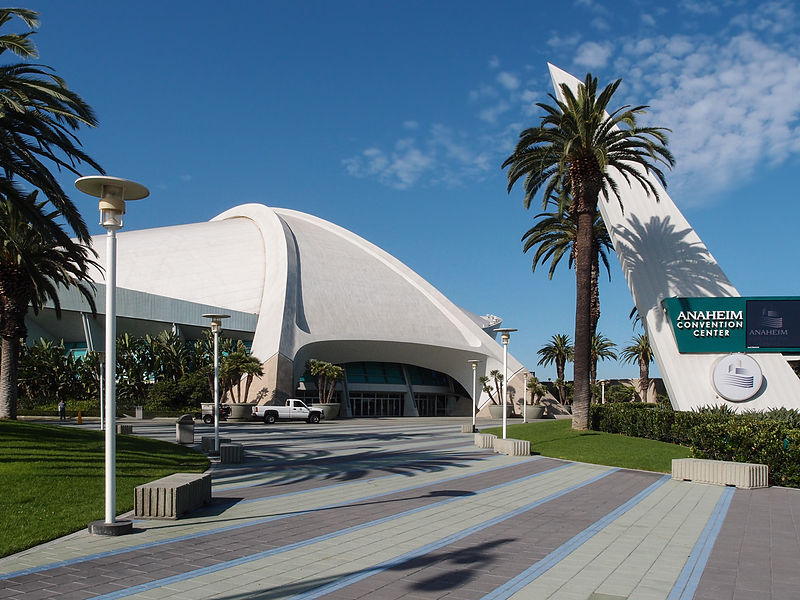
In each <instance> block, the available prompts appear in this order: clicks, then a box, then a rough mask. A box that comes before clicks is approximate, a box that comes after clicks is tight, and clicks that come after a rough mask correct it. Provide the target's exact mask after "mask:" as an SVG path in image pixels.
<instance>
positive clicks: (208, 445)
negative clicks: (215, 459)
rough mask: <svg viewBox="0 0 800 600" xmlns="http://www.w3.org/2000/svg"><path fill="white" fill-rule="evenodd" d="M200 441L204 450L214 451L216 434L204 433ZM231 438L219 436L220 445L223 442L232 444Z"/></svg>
mask: <svg viewBox="0 0 800 600" xmlns="http://www.w3.org/2000/svg"><path fill="white" fill-rule="evenodd" d="M200 443H202V445H203V452H213V451H214V436H213V435H204V436H203V437H201V438H200ZM230 443H231V438H224V437H222V436H220V438H219V445H220V446H222V444H230Z"/></svg>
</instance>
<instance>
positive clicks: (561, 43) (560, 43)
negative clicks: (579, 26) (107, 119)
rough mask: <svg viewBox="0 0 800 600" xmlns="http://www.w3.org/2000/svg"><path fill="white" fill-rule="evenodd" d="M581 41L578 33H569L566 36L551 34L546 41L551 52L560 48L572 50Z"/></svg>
mask: <svg viewBox="0 0 800 600" xmlns="http://www.w3.org/2000/svg"><path fill="white" fill-rule="evenodd" d="M580 41H581V35H580V34H579V33H577V32H576V33H570V34H568V35H560V34H555V33H554V34H553V35H551V36H550V37H549V38H548V39H547V42H546V43H547V45H548V46H550V48H552V49H553V50H559V49H562V48H573V47H575V46H577V45H578V43H580Z"/></svg>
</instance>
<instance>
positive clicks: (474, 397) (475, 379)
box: [467, 359, 481, 433]
mask: <svg viewBox="0 0 800 600" xmlns="http://www.w3.org/2000/svg"><path fill="white" fill-rule="evenodd" d="M467 362H468V363H469V364H471V365H472V432H473V433H475V432H476V431H478V428H477V427H476V423H475V419H476V417H477V415H478V396H477V394H478V363H479V362H481V361H479V360H476V359H472V360H468V361H467Z"/></svg>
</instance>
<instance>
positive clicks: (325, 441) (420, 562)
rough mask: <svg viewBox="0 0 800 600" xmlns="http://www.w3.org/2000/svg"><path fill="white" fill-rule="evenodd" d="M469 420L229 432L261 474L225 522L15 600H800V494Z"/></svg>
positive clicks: (49, 560) (138, 530) (126, 552)
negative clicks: (476, 438) (482, 432)
mask: <svg viewBox="0 0 800 600" xmlns="http://www.w3.org/2000/svg"><path fill="white" fill-rule="evenodd" d="M462 422H465V420H463V419H461V420H458V419H405V420H402V419H380V420H350V421H336V422H329V423H324V424H322V425H320V426H318V427H315V426H311V425H306V424H278V425H276V426H263V425H261V424H232V423H231V424H224V425H223V434H224V435H225V436H226V437H232V438H234V440H233V441H236V442H241V443H243V444H244V445H245V447H246V450H247V460H246V462H245V463H244V464H243V465H219V464H214V465H213V466H212V476H213V479H214V503H213V504H212V505H211V506H209V507H207V508H205V509H203V510H201V511H197V512H196V513H193V514H192V515H190V516H189V517H187V518H184V519H180V520H178V521H139V522H136V523H135V533H134V534H132V535H128V536H122V537H119V538H105V537H96V536H91V535H89V534H88V533H87V532H85V531H81V532H77V533H75V534H73V535H71V536H67V537H65V538H62V539H60V540H56V541H54V542H51V543H48V544H44V545H42V546H39V547H37V548H33V549H31V550H29V551H26V552H23V553H20V554H17V555H14V556H11V557H7V558H5V559H2V560H0V599H4V598H20V599H25V600H33V599H35V598H58V599H62V600H70V599H83V598H102V599H111V598H140V599H147V600H156V599H162V598H169V599H172V600H182V599H186V600H188V599H197V598H220V599H227V600H242V599H245V598H275V599H278V598H296V599H299V598H303V599H306V600H310V599H311V598H326V599H342V600H355V599H357V598H376V599H379V600H392V599H394V598H410V599H412V600H413V599H415V598H416V599H422V598H425V599H432V598H447V599H449V600H467V599H470V600H476V599H487V600H488V599H490V598H531V599H537V600H538V599H540V598H553V599H565V600H573V599H574V600H621V599H623V598H625V599H628V598H630V599H639V600H655V599H669V600H679V599H681V600H684V599H685V600H688V599H690V598H697V599H698V600H700V599H702V600H706V599H709V600H710V599H714V600H720V599H723V600H724V599H728V598H730V599H731V600H746V599H748V598H759V599H761V598H775V599H784V598H785V599H789V598H792V599H794V598H800V574H799V573H800V570H798V569H797V560H798V558H800V491H798V490H788V489H783V488H770V489H767V490H735V491H733V489H732V488H722V487H715V486H708V485H702V484H695V483H690V482H678V481H672V480H669V479H668V478H666V477H664V476H663V475H660V474H655V473H646V472H639V471H630V470H625V469H613V468H609V467H602V466H596V465H586V464H581V463H569V462H566V461H559V460H555V459H548V458H540V457H529V458H519V457H507V456H501V455H495V454H493V453H491V452H488V451H486V450H480V449H477V448H476V447H475V446H474V445H472V436H471V435H470V434H461V433H459V431H458V430H459V426H460V424H461V423H462ZM87 426H89V427H91V425H87ZM208 429H209V428H205V427H203V426H200V427H198V439H199V433H204V432H206V431H207V430H208ZM134 431H135V433H137V434H139V435H148V436H150V437H160V438H162V439H171V440H174V424H173V423H167V422H164V423H159V422H157V421H149V422H140V423H137V424H136V425H135V428H134Z"/></svg>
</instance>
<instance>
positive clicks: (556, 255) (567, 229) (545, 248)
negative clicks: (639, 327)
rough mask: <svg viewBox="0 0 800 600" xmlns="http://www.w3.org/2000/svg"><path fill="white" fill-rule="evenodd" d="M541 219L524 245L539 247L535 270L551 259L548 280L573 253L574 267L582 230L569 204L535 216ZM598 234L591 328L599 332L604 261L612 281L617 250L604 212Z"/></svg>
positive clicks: (598, 220) (597, 221)
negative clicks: (612, 259)
mask: <svg viewBox="0 0 800 600" xmlns="http://www.w3.org/2000/svg"><path fill="white" fill-rule="evenodd" d="M534 218H535V219H538V221H536V223H534V225H533V227H531V228H530V229H529V230H528V231H526V232H525V234H524V235H523V236H522V241H523V242H524V245H523V247H522V251H523V252H528V250H530V249H532V248H534V247H536V253H535V254H534V255H533V268H532V270H533V271H536V267H537V265H538V264H539V263H541V264H544V263H545V262H547V261H548V260H549V261H550V269H549V270H548V272H547V277H548V279H553V275H554V273H555V270H556V267H557V266H558V265H559V263H560V262H561V259H562V258H563V257H564V255H565V254H568V255H569V263H568V265H567V266H568V267H569V268H570V269H571V268H572V265H573V263H574V262H575V239H576V237H577V233H578V221H577V219H576V218H575V214H574V213H571V212H570V211H569V208H568V206H566V205H564V206H562V207H561V210H560V211H556V212H546V213H539V214H538V215H536V217H534ZM593 233H594V237H593V240H592V310H591V328H592V334H594V333H595V332H596V331H597V322H598V321H599V320H600V286H599V279H600V262H601V261H602V263H603V266H605V268H606V273H608V280H609V281H611V269H610V267H609V265H608V252H609V251H613V249H614V247H613V246H612V244H611V236H610V235H608V229H606V225H605V223H604V222H603V217H602V216H601V215H600V213H597V216H596V218H595V221H594V232H593Z"/></svg>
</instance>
